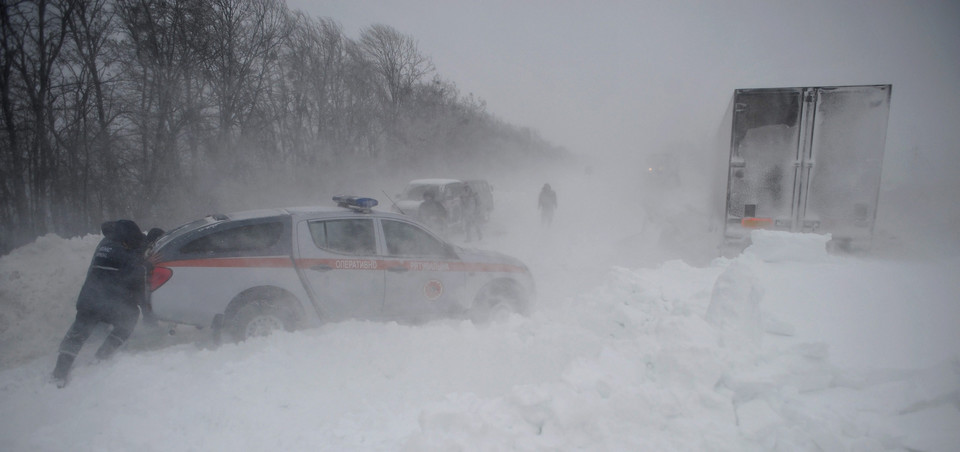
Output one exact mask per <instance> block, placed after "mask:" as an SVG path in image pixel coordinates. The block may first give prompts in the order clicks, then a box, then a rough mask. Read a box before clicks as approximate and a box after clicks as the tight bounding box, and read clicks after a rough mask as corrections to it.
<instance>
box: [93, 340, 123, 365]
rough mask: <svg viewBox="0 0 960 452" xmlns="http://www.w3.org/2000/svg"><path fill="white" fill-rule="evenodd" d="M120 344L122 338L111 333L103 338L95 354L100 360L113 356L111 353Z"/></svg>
mask: <svg viewBox="0 0 960 452" xmlns="http://www.w3.org/2000/svg"><path fill="white" fill-rule="evenodd" d="M121 345H123V339H120V338H119V337H117V336H114V335H113V334H111V335H109V336H107V338H106V339H104V340H103V345H101V346H100V348H99V349H97V354H96V355H95V356H96V357H97V359H99V360H101V361H106V360H108V359H110V357H111V356H113V353H114V352H116V351H117V349H118V348H120V346H121Z"/></svg>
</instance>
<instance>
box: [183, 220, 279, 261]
mask: <svg viewBox="0 0 960 452" xmlns="http://www.w3.org/2000/svg"><path fill="white" fill-rule="evenodd" d="M282 234H283V223H281V222H272V223H258V224H248V225H244V226H240V227H236V228H230V229H224V230H219V231H214V232H211V233H209V234H207V235H204V236H202V237H199V238H197V239H194V240H192V241H190V242H189V243H187V244H186V245H184V246H183V247H182V248H180V252H181V253H184V254H207V255H211V254H212V255H217V254H233V253H239V252H250V251H256V250H266V249H269V248H271V247H273V246H274V245H276V243H277V241H279V240H280V236H281V235H282Z"/></svg>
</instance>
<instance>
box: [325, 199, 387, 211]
mask: <svg viewBox="0 0 960 452" xmlns="http://www.w3.org/2000/svg"><path fill="white" fill-rule="evenodd" d="M333 202H335V203H337V206H339V207H348V208H351V209H367V210H369V209H371V208H373V207H376V206H377V204H380V203H379V202H377V200H376V199H373V198H361V197H359V196H334V197H333Z"/></svg>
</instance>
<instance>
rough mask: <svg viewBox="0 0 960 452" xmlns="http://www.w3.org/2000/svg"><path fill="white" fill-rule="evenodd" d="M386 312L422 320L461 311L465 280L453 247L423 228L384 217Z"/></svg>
mask: <svg viewBox="0 0 960 452" xmlns="http://www.w3.org/2000/svg"><path fill="white" fill-rule="evenodd" d="M380 224H381V229H382V231H383V237H384V245H385V246H384V250H383V253H384V255H383V261H382V262H383V264H384V268H385V271H386V275H385V278H386V284H385V287H386V290H385V294H384V312H385V313H386V314H387V315H390V316H395V317H400V318H407V319H423V318H429V317H433V316H436V315H437V314H441V315H447V314H451V313H455V312H458V311H460V310H462V309H464V308H463V306H462V305H461V304H460V301H461V298H462V297H461V294H462V291H463V290H464V283H465V281H466V276H465V273H464V272H463V271H462V270H463V268H462V267H463V266H462V263H461V262H460V260H459V258H458V257H457V256H456V254H455V252H454V251H453V248H452V247H451V246H450V245H449V244H447V243H446V242H444V241H442V240H440V239H439V238H437V237H435V236H434V235H433V234H431V233H430V232H428V231H427V230H425V229H423V228H421V227H420V226H418V225H416V224H414V223H409V222H405V221H399V220H392V219H386V218H382V219H381V220H380Z"/></svg>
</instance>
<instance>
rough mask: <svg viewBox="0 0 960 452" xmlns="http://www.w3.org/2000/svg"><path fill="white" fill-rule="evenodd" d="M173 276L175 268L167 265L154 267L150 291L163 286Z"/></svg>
mask: <svg viewBox="0 0 960 452" xmlns="http://www.w3.org/2000/svg"><path fill="white" fill-rule="evenodd" d="M171 276H173V270H171V269H169V268H167V267H153V270H150V277H149V280H150V281H149V282H150V291H151V292H153V291H154V290H157V289H159V288H160V286H162V285H163V284H164V283H166V282H167V281H169V280H170V277H171Z"/></svg>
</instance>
